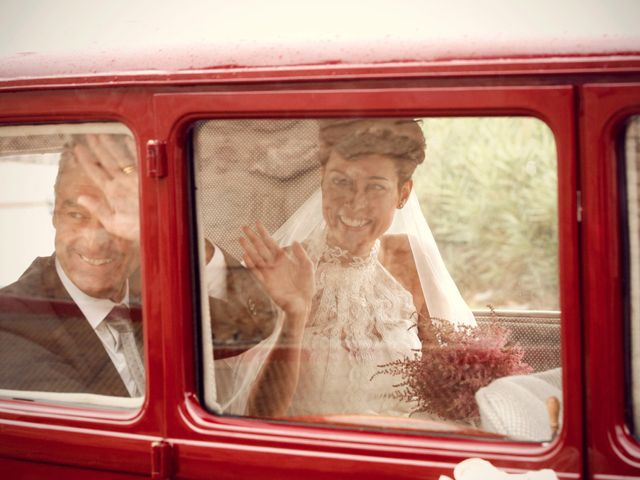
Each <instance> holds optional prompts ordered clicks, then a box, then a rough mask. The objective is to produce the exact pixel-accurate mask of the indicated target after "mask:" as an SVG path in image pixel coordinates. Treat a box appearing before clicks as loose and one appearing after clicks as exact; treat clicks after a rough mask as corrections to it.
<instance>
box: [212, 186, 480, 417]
mask: <svg viewBox="0 0 640 480" xmlns="http://www.w3.org/2000/svg"><path fill="white" fill-rule="evenodd" d="M321 203H322V197H321V192H320V190H317V191H316V192H315V193H314V194H313V195H311V197H310V198H309V199H308V200H307V201H306V202H305V203H304V204H303V205H302V206H301V207H300V208H299V209H298V210H297V211H296V212H295V213H294V214H293V215H292V216H291V217H290V218H289V219H288V220H287V221H286V222H285V223H284V224H283V225H282V226H281V227H280V228H279V229H278V231H276V232H275V233H274V234H273V238H274V240H275V241H276V242H277V243H278V244H279V245H283V246H287V245H291V244H292V243H293V242H294V241H298V242H301V243H302V244H303V246H304V247H305V249H306V250H307V253H308V254H309V256H310V257H311V259H312V260H313V261H314V262H315V264H316V288H317V291H316V294H315V296H314V301H313V305H312V312H311V314H310V316H309V320H308V324H307V326H306V328H305V332H304V337H303V344H302V352H301V354H302V355H301V369H300V378H299V382H298V386H297V389H296V392H295V394H294V397H293V400H292V403H291V406H290V409H289V412H288V414H289V415H290V416H314V415H332V414H336V415H337V414H358V415H385V416H408V415H409V414H410V413H411V411H412V410H413V408H414V406H415V405H413V404H412V403H411V402H407V401H404V400H399V399H397V398H393V393H394V392H395V391H397V390H398V389H397V388H396V387H395V385H397V384H398V383H400V382H401V381H402V380H401V379H400V378H397V377H393V376H391V375H389V374H386V373H385V374H383V373H381V370H382V365H384V364H387V363H389V362H392V361H394V360H398V359H402V358H404V357H407V356H409V357H412V356H413V355H414V353H415V352H416V351H419V350H420V347H421V344H420V340H419V338H418V329H417V326H416V323H417V314H416V309H415V306H414V305H413V301H412V297H411V294H410V293H409V292H408V291H407V290H406V289H405V288H404V287H402V286H401V285H400V284H399V283H398V281H397V280H396V279H395V278H394V277H393V276H392V275H391V274H390V273H389V272H388V271H387V270H386V269H385V268H384V267H383V266H382V264H381V263H380V261H379V260H378V250H379V248H380V246H379V241H378V242H376V245H375V246H374V248H373V250H372V251H371V254H370V255H369V257H367V258H349V257H348V256H347V254H346V252H344V251H341V250H339V249H336V248H335V247H334V248H331V247H329V246H327V244H326V233H325V223H324V220H323V218H322V206H321ZM387 233H393V234H404V235H407V237H408V239H409V242H410V244H411V250H412V254H413V258H414V261H415V264H416V269H417V271H418V275H419V278H420V283H421V286H422V291H423V295H424V298H425V301H426V303H427V305H428V308H429V313H430V315H431V316H433V317H435V318H439V319H445V320H448V321H450V322H452V323H458V324H467V325H474V324H475V319H474V318H473V314H472V313H471V310H470V309H469V307H468V306H467V304H466V303H465V302H464V300H463V299H462V297H461V295H460V293H459V291H458V289H457V287H456V285H455V283H454V281H453V279H452V278H451V276H450V275H449V272H448V271H447V269H446V267H445V265H444V262H443V261H442V258H441V256H440V253H439V251H438V248H437V245H436V243H435V240H434V238H433V235H432V234H431V230H430V229H429V226H428V225H427V222H426V220H425V219H424V216H423V215H422V212H421V209H420V205H419V203H418V199H417V197H416V195H415V193H413V192H412V193H411V195H410V197H409V200H408V202H407V204H406V205H405V207H404V208H403V209H401V210H397V211H396V215H395V218H394V222H393V225H392V226H391V228H390V229H389V231H388V232H387ZM201 248H204V247H202V246H201ZM207 313H208V310H207V309H204V315H205V319H204V322H203V329H204V335H203V337H204V338H205V339H206V338H210V337H209V335H210V332H209V331H208V330H207V328H208V319H207V318H206V315H207ZM282 322H283V318H282V315H281V316H280V318H279V319H278V320H277V322H276V327H275V329H274V331H273V333H272V334H271V335H270V337H269V338H267V339H265V340H264V341H262V342H261V343H260V344H258V345H257V346H256V347H255V348H252V349H251V350H249V351H248V352H246V353H244V354H242V355H240V356H237V357H232V358H230V359H224V360H219V361H216V362H215V364H214V362H213V353H212V351H211V345H210V343H209V342H205V343H204V345H203V348H204V352H205V358H207V359H210V360H207V362H206V363H205V370H206V371H207V372H210V378H215V380H213V381H210V382H207V383H206V384H205V386H206V387H207V388H206V391H205V396H206V398H207V405H209V406H210V408H212V409H213V410H214V411H217V412H220V413H231V414H243V413H244V411H245V408H246V404H247V399H248V396H249V392H250V391H251V387H252V385H253V384H254V382H255V381H256V378H257V375H258V373H259V371H260V370H261V368H262V366H263V365H264V364H265V362H266V361H267V358H268V355H269V353H270V352H271V351H272V349H273V348H274V345H275V343H276V341H277V338H278V336H279V335H280V332H281V328H282Z"/></svg>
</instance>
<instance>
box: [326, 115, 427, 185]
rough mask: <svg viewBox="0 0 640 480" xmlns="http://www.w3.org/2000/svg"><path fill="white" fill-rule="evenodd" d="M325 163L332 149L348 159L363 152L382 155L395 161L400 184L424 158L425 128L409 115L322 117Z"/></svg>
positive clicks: (359, 155) (356, 156) (409, 177)
mask: <svg viewBox="0 0 640 480" xmlns="http://www.w3.org/2000/svg"><path fill="white" fill-rule="evenodd" d="M319 127H320V151H319V160H320V164H321V165H323V166H324V165H326V164H327V162H328V161H329V157H330V155H331V152H332V151H336V152H337V153H339V154H340V155H341V156H342V157H343V158H344V159H346V160H357V159H358V158H359V157H362V156H363V155H375V154H377V155H382V156H385V157H389V158H391V159H392V160H393V162H394V163H395V166H396V172H397V174H398V183H399V186H402V185H403V184H404V183H405V182H406V181H407V180H409V179H411V175H413V172H414V170H415V169H416V167H417V166H418V165H419V164H421V163H422V162H423V161H424V157H425V150H426V142H425V138H424V134H423V133H422V128H420V125H419V124H418V122H417V121H416V120H413V119H409V118H348V119H329V120H320V121H319Z"/></svg>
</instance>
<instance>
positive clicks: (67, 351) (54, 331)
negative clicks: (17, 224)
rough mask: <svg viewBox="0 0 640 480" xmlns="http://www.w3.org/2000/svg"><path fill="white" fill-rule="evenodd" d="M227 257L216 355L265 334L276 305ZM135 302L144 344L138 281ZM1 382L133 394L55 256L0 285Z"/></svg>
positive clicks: (215, 309) (217, 304) (216, 305)
mask: <svg viewBox="0 0 640 480" xmlns="http://www.w3.org/2000/svg"><path fill="white" fill-rule="evenodd" d="M226 261H227V266H228V269H227V300H226V301H222V300H216V299H210V311H211V325H212V333H213V342H214V351H215V356H216V358H224V357H227V356H231V355H236V354H238V353H241V352H242V351H244V350H246V349H247V348H250V347H251V346H253V345H255V343H257V342H258V341H260V340H262V338H265V337H266V336H267V335H268V334H269V333H270V332H271V330H272V329H273V324H274V319H275V312H276V310H275V307H274V306H273V304H272V302H271V300H270V299H269V297H268V295H267V294H266V293H265V292H264V291H263V290H262V289H261V288H260V287H259V286H258V284H257V281H256V280H255V279H254V278H253V276H252V275H251V274H249V272H248V271H247V270H246V269H244V268H243V267H242V266H241V265H239V264H238V262H237V261H235V260H234V259H233V258H232V257H230V256H228V255H226ZM136 283H139V282H136V281H135V280H134V281H130V285H135V284H136ZM136 300H137V302H136ZM130 303H131V311H132V317H133V318H132V320H133V321H134V328H135V331H136V334H137V337H138V339H139V341H140V343H141V340H142V322H141V321H140V320H141V316H140V304H139V296H138V295H136V293H135V290H134V288H131V289H130ZM151 321H153V319H151ZM0 388H4V389H12V390H34V391H50V392H69V393H72V392H78V393H79V392H83V393H96V394H102V395H113V396H128V395H129V394H128V392H127V390H126V387H125V386H124V384H123V382H122V380H121V378H120V375H119V374H118V372H117V371H116V369H115V367H114V365H113V363H112V362H111V359H110V358H109V356H108V354H107V351H106V350H105V348H104V346H103V345H102V342H101V341H100V339H99V338H98V336H97V335H96V334H95V332H94V330H93V328H92V327H91V325H90V324H89V322H88V321H87V320H86V319H85V317H84V315H83V314H82V312H81V311H80V309H79V308H78V307H77V306H76V305H75V303H74V302H73V301H72V299H71V297H70V296H69V294H68V293H67V291H66V290H65V288H64V286H63V285H62V282H61V281H60V278H59V277H58V274H57V272H56V270H55V263H54V257H53V256H51V257H39V258H37V259H36V260H34V262H33V263H32V264H31V266H30V267H29V268H28V269H27V270H26V271H25V273H24V274H23V275H22V276H21V277H20V278H19V279H18V281H16V282H15V283H13V284H11V285H9V286H7V287H5V288H3V289H1V290H0Z"/></svg>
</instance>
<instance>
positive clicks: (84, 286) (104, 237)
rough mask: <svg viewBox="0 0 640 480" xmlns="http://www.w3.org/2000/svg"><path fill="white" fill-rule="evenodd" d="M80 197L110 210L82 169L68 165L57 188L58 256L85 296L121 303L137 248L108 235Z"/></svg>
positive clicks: (136, 255) (135, 263)
mask: <svg viewBox="0 0 640 480" xmlns="http://www.w3.org/2000/svg"><path fill="white" fill-rule="evenodd" d="M80 196H88V197H92V198H94V199H96V200H98V201H100V202H103V205H105V207H107V204H106V199H105V198H104V195H103V194H102V192H101V191H100V190H99V189H98V187H97V186H96V185H95V184H94V183H93V181H92V180H91V179H89V178H88V177H87V176H86V175H85V174H84V173H83V172H82V168H81V167H80V166H79V165H73V166H69V167H68V168H66V169H65V170H64V171H63V172H62V173H61V174H60V176H59V179H58V185H57V189H56V201H55V209H54V213H53V226H54V227H55V229H56V236H55V247H56V257H57V258H58V260H59V261H60V264H61V265H62V268H63V270H64V272H65V273H66V274H67V276H68V277H69V279H70V280H71V281H72V282H73V283H74V284H75V285H76V286H77V287H78V288H79V289H80V290H82V291H83V292H84V293H86V294H87V295H89V296H91V297H95V298H108V299H111V300H113V301H115V302H119V301H121V300H122V297H123V295H124V288H125V285H126V281H127V278H129V275H130V274H131V273H132V271H133V270H134V268H135V267H136V265H137V260H138V251H137V246H136V244H135V243H134V242H132V241H129V240H125V239H123V238H120V237H117V236H114V235H112V234H110V233H109V232H107V230H105V228H104V226H103V225H102V224H101V223H100V221H99V220H98V219H97V218H96V217H95V216H93V215H92V214H91V213H90V212H89V211H88V210H87V209H86V208H83V207H81V206H80V205H79V204H78V197H80ZM107 208H108V207H107Z"/></svg>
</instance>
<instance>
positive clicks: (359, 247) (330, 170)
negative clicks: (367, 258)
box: [322, 151, 412, 256]
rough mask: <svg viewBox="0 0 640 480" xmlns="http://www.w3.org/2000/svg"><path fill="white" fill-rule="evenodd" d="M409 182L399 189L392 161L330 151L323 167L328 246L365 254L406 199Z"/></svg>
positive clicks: (323, 211) (324, 212) (357, 254)
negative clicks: (348, 158) (354, 156)
mask: <svg viewBox="0 0 640 480" xmlns="http://www.w3.org/2000/svg"><path fill="white" fill-rule="evenodd" d="M411 185H412V183H411V180H409V181H407V182H405V183H404V185H402V186H398V174H397V172H396V165H395V163H394V161H393V160H392V159H391V158H389V157H385V156H382V155H375V154H374V155H363V156H361V157H358V158H357V159H353V160H346V159H344V158H343V157H342V156H341V155H340V154H339V153H337V152H335V151H333V152H332V153H331V155H330V156H329V160H328V161H327V163H326V164H325V165H324V167H323V168H322V214H323V216H324V220H325V222H326V223H327V226H328V241H329V244H331V245H334V246H338V247H340V248H343V249H346V250H348V251H349V252H350V253H351V254H352V255H356V256H363V255H367V254H368V253H369V251H370V250H371V248H372V247H373V244H374V242H375V241H376V240H377V239H378V238H380V237H381V236H382V235H383V234H384V232H386V231H387V229H388V228H389V227H390V226H391V222H392V221H393V215H394V212H395V210H396V208H399V207H400V206H401V205H403V204H404V202H405V201H406V200H407V198H408V196H409V193H410V192H411Z"/></svg>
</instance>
